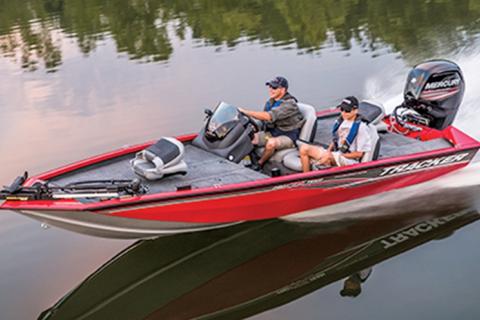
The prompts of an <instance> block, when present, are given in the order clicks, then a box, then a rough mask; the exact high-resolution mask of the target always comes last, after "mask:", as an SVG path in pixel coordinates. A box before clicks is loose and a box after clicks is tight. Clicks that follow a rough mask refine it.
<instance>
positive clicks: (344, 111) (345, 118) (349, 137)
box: [300, 96, 372, 172]
mask: <svg viewBox="0 0 480 320" xmlns="http://www.w3.org/2000/svg"><path fill="white" fill-rule="evenodd" d="M338 108H339V109H340V112H341V115H340V117H339V118H338V119H337V121H336V122H335V124H334V126H333V130H332V134H333V139H332V142H331V143H330V145H329V146H328V148H327V149H324V148H322V147H320V146H315V145H309V144H303V145H301V146H300V160H301V162H302V170H303V172H308V171H310V166H311V164H312V162H313V164H315V165H322V166H327V167H330V166H346V165H350V164H355V163H358V162H360V160H361V159H362V157H363V155H364V154H365V152H370V151H371V149H372V141H371V138H370V134H369V132H368V128H367V125H366V124H365V123H364V122H362V121H361V120H360V118H359V117H357V116H358V100H357V98H355V97H352V96H350V97H346V98H345V99H343V101H342V103H341V104H340V105H339V106H338Z"/></svg>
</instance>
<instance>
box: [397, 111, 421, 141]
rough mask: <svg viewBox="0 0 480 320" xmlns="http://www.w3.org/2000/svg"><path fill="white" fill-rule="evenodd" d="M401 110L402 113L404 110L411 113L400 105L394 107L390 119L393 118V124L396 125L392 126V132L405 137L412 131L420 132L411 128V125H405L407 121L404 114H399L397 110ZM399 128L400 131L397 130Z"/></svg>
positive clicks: (416, 128)
mask: <svg viewBox="0 0 480 320" xmlns="http://www.w3.org/2000/svg"><path fill="white" fill-rule="evenodd" d="M401 109H403V110H404V112H405V111H406V110H407V111H412V110H411V109H408V107H406V106H405V105H404V104H401V105H399V106H397V107H395V109H393V112H392V115H391V117H393V120H395V121H394V122H395V123H396V124H397V125H395V124H393V126H392V130H393V131H396V132H397V133H400V134H403V135H407V134H408V133H410V131H413V132H415V131H421V129H420V128H418V127H417V126H413V125H411V124H409V123H407V119H406V118H405V115H404V113H401V112H399V110H401ZM392 123H393V121H392ZM399 127H400V128H402V130H399Z"/></svg>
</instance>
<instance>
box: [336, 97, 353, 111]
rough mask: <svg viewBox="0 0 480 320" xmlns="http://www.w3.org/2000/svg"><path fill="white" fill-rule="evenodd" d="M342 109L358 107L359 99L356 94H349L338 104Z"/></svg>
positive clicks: (349, 109)
mask: <svg viewBox="0 0 480 320" xmlns="http://www.w3.org/2000/svg"><path fill="white" fill-rule="evenodd" d="M337 108H339V109H340V110H345V111H348V112H350V111H352V110H353V109H358V99H357V98H355V97H354V96H349V97H346V98H343V100H342V102H341V103H340V104H339V105H338V106H337Z"/></svg>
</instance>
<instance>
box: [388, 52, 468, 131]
mask: <svg viewBox="0 0 480 320" xmlns="http://www.w3.org/2000/svg"><path fill="white" fill-rule="evenodd" d="M464 91H465V82H464V79H463V75H462V71H461V70H460V67H459V66H458V65H457V64H455V63H454V62H451V61H448V60H431V61H427V62H423V63H420V64H418V65H416V66H415V67H414V68H413V69H412V71H410V73H409V75H408V78H407V83H406V85H405V90H404V102H403V103H402V105H401V106H400V107H403V108H407V109H410V110H413V111H415V112H413V113H407V114H406V116H405V117H404V118H405V119H404V120H406V121H408V122H413V123H418V124H422V125H425V126H428V127H431V128H434V129H438V130H443V129H445V128H446V127H448V126H449V125H451V124H452V122H453V120H454V119H455V116H456V114H457V111H458V108H459V107H460V103H461V102H462V98H463V94H464ZM397 108H398V107H397ZM394 113H395V114H396V111H395V112H394ZM399 122H401V121H399Z"/></svg>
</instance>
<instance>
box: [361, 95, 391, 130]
mask: <svg viewBox="0 0 480 320" xmlns="http://www.w3.org/2000/svg"><path fill="white" fill-rule="evenodd" d="M358 113H359V114H360V115H361V116H362V118H363V119H364V120H365V121H366V122H367V123H373V124H375V125H376V124H377V123H379V122H380V121H381V120H382V119H383V118H384V117H385V107H384V106H383V105H382V104H380V103H376V102H372V101H368V100H364V101H361V102H360V104H359V106H358Z"/></svg>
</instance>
